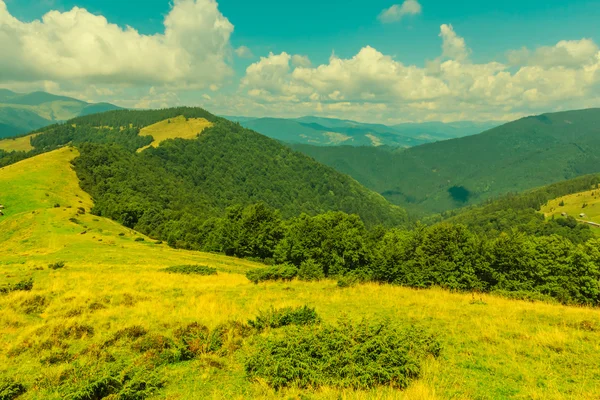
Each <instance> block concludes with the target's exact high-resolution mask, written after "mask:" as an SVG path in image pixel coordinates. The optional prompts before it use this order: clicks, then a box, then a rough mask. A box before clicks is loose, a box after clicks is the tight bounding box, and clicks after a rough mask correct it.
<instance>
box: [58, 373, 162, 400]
mask: <svg viewBox="0 0 600 400" xmlns="http://www.w3.org/2000/svg"><path fill="white" fill-rule="evenodd" d="M163 385H164V382H163V380H162V379H161V378H160V377H159V376H158V375H156V374H155V373H153V372H151V371H149V370H146V369H143V368H134V369H129V370H122V371H118V370H113V369H107V370H106V371H101V372H100V373H99V374H98V375H97V376H94V377H92V378H91V379H89V380H88V381H87V382H84V383H82V384H80V385H79V386H77V387H66V388H63V393H64V396H63V398H64V399H65V400H97V399H105V398H114V399H119V400H143V399H147V398H149V397H151V396H152V395H154V394H155V393H156V392H157V391H158V390H159V389H160V388H162V387H163Z"/></svg>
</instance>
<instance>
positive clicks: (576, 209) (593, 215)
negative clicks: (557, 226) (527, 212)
mask: <svg viewBox="0 0 600 400" xmlns="http://www.w3.org/2000/svg"><path fill="white" fill-rule="evenodd" d="M561 202H564V204H565V205H564V206H561V205H560V203H561ZM584 204H587V206H585V207H583V205H584ZM541 211H542V212H543V213H544V215H545V216H546V217H552V216H560V215H561V214H562V213H563V212H566V213H567V214H568V215H570V216H572V217H574V218H577V219H582V220H586V221H592V222H596V223H598V224H600V190H598V189H592V190H588V191H585V192H581V193H574V194H570V195H567V196H562V197H558V198H556V199H554V200H550V201H549V202H548V204H546V205H545V206H544V207H542V209H541ZM581 213H584V214H585V215H586V216H585V218H580V217H579V214H581Z"/></svg>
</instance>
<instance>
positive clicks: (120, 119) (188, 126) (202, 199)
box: [0, 108, 405, 233]
mask: <svg viewBox="0 0 600 400" xmlns="http://www.w3.org/2000/svg"><path fill="white" fill-rule="evenodd" d="M169 121H170V122H169ZM209 125H212V126H211V127H207V126H209ZM200 131H202V135H200V136H199V137H198V138H197V139H194V140H183V139H174V140H166V141H164V142H162V143H161V144H160V146H159V147H157V148H148V149H147V150H144V151H141V152H140V153H139V154H137V155H136V154H135V151H136V150H140V149H143V148H144V147H147V146H149V145H151V146H152V143H155V144H154V145H156V143H159V142H161V141H162V140H164V139H168V138H185V139H192V138H195V137H196V136H197V134H198V133H199V132H200ZM149 135H151V136H149ZM9 142H11V141H6V143H9ZM1 143H2V142H0V144H1ZM31 144H32V146H33V147H34V150H35V151H36V152H39V151H48V150H52V149H55V148H57V147H58V146H62V145H66V144H72V145H75V146H80V147H82V149H83V151H82V159H81V161H80V162H79V164H78V165H79V166H80V167H81V168H80V169H78V173H80V176H81V177H82V180H83V182H84V185H85V184H89V185H92V186H87V187H86V186H84V187H86V189H87V190H89V191H90V192H92V194H93V195H94V196H95V197H96V198H97V199H100V198H101V197H104V196H107V198H112V197H111V196H113V194H112V193H111V192H112V191H115V193H118V194H119V196H127V197H126V198H123V199H122V201H119V202H118V203H119V204H118V206H117V207H116V208H115V207H112V206H111V208H110V210H108V209H105V210H104V211H102V210H101V207H104V206H105V203H104V202H103V201H99V203H98V206H97V207H98V212H104V213H106V215H109V216H111V217H112V218H114V219H116V220H118V221H121V222H123V218H125V217H124V216H123V215H130V214H133V215H135V217H134V218H133V219H134V222H137V221H138V220H145V219H144V218H143V214H145V213H146V211H148V210H152V212H154V211H155V210H156V209H157V208H158V209H159V212H161V213H163V212H164V213H166V214H168V213H173V212H175V213H179V214H178V215H179V216H178V217H177V218H183V214H181V213H182V212H184V211H185V212H191V214H192V216H193V217H194V218H201V220H203V221H204V220H206V219H207V218H209V217H217V216H221V215H223V213H224V211H225V209H226V208H227V207H229V206H234V205H242V206H247V205H250V204H254V203H259V202H264V203H265V204H266V205H268V206H270V207H273V208H275V209H278V210H280V211H281V213H282V216H283V217H284V218H289V217H291V216H296V215H299V214H301V213H308V214H312V215H314V214H318V213H322V212H327V211H344V212H348V213H356V214H358V215H360V216H361V218H362V219H363V220H364V221H365V222H366V223H367V224H369V225H371V224H378V223H383V224H386V225H394V224H399V223H402V222H404V221H405V213H404V211H403V210H401V209H400V208H398V207H396V206H392V205H391V204H389V203H388V202H387V201H385V199H384V198H383V197H381V196H380V195H378V194H376V193H373V192H371V191H369V190H367V189H365V188H363V187H362V186H360V185H359V184H358V183H357V182H356V181H354V180H352V179H351V178H348V177H346V176H344V175H342V174H340V173H338V172H336V171H335V170H333V169H331V168H329V167H325V166H323V165H321V164H319V163H317V162H315V161H314V160H312V159H310V158H308V157H306V156H304V155H301V154H299V153H296V152H293V151H291V150H289V149H288V148H287V147H285V146H283V145H281V144H279V143H278V142H276V141H274V140H272V139H269V138H267V137H265V136H262V135H260V134H258V133H256V132H253V131H251V130H248V129H244V128H242V127H241V126H240V125H238V124H235V123H232V122H230V121H227V120H224V119H222V118H218V117H215V116H214V115H212V114H210V113H208V112H207V111H205V110H202V109H199V108H178V109H167V110H155V111H130V110H126V111H111V112H107V113H103V114H95V115H91V116H86V117H79V118H76V119H73V120H70V121H69V122H67V123H65V124H62V125H53V126H50V127H48V128H44V129H42V130H40V131H38V132H37V133H36V136H35V137H34V138H33V139H32V140H31ZM91 144H96V145H100V146H95V147H94V146H90V145H91ZM110 145H118V146H119V148H112V147H110ZM107 160H109V161H107ZM100 165H101V166H102V168H101V169H102V170H103V173H106V174H108V173H110V174H113V175H114V176H115V178H114V179H111V180H110V184H111V185H112V187H109V186H107V185H104V184H103V185H100V186H99V187H98V188H96V187H94V186H95V185H96V184H95V183H94V182H98V179H99V177H96V175H97V172H96V168H97V167H100ZM133 182H135V184H133ZM138 182H146V184H145V185H142V186H140V185H138ZM121 187H128V188H129V189H128V190H127V191H123V190H121ZM132 188H135V190H134V192H133V193H131V189H132ZM113 201H114V200H111V202H113ZM128 207H133V209H131V208H129V209H128ZM153 231H155V229H154V228H153ZM149 232H150V231H148V233H149Z"/></svg>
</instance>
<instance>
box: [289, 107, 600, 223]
mask: <svg viewBox="0 0 600 400" xmlns="http://www.w3.org/2000/svg"><path fill="white" fill-rule="evenodd" d="M292 148H294V149H295V150H298V151H301V152H303V153H305V154H307V155H309V156H311V157H313V158H314V159H316V160H317V161H319V162H322V163H324V164H327V165H329V166H332V167H334V168H336V169H337V170H338V171H340V172H343V173H346V174H349V175H350V176H352V177H354V178H355V179H356V180H358V181H359V182H361V183H362V184H363V185H365V186H366V187H368V188H370V189H372V190H375V191H377V192H378V193H381V194H383V195H384V196H385V197H386V198H387V199H388V200H390V201H391V202H393V203H395V204H398V205H401V206H403V207H407V208H409V209H411V210H413V211H416V212H423V213H436V212H442V211H445V210H450V209H454V208H459V207H462V206H466V205H469V204H477V203H480V202H482V201H484V200H486V199H490V198H493V197H495V196H498V195H502V194H505V193H509V192H521V191H524V190H527V189H531V188H534V187H538V186H543V185H547V184H550V183H553V182H559V181H561V180H565V179H570V178H573V177H576V176H580V175H585V174H589V173H595V172H600V109H588V110H578V111H567V112H560V113H550V114H543V115H539V116H532V117H527V118H522V119H520V120H517V121H514V122H511V123H508V124H505V125H502V126H500V127H497V128H493V129H491V130H488V131H486V132H483V133H481V134H478V135H473V136H467V137H463V138H458V139H451V140H445V141H441V142H437V143H430V144H425V145H422V146H418V147H413V148H410V149H400V150H392V151H391V150H389V149H380V148H356V147H351V146H341V147H329V148H322V147H316V146H306V145H294V146H292Z"/></svg>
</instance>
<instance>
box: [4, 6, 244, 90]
mask: <svg viewBox="0 0 600 400" xmlns="http://www.w3.org/2000/svg"><path fill="white" fill-rule="evenodd" d="M164 27H165V29H164V33H157V34H154V35H143V34H140V33H139V32H137V31H136V30H135V29H133V28H131V27H125V28H121V27H119V26H117V25H115V24H112V23H110V22H109V21H107V20H106V18H104V17H103V16H99V15H94V14H91V13H89V12H88V11H86V10H85V9H83V8H78V7H74V8H73V9H72V10H70V11H68V12H64V13H61V12H58V11H50V12H48V13H47V14H46V15H44V16H43V17H42V19H41V20H35V21H33V22H22V21H19V20H18V19H16V18H14V17H13V16H12V15H10V13H9V12H8V10H7V7H6V4H5V3H4V1H3V0H0V53H1V54H2V57H1V58H0V77H1V78H0V82H11V81H36V80H38V81H41V80H46V81H54V82H73V81H78V82H81V83H97V84H123V85H136V84H137V85H152V84H168V85H172V86H179V87H186V86H192V87H202V86H205V85H209V84H211V83H214V82H220V81H222V80H223V79H224V78H225V77H227V76H229V75H230V74H231V73H232V72H231V68H230V67H229V65H228V63H227V60H228V58H229V57H230V53H231V49H230V43H229V37H230V35H231V33H232V31H233V25H232V24H231V23H230V22H229V21H228V20H227V18H225V17H224V16H223V15H222V14H221V13H220V12H219V10H218V5H217V3H216V1H215V0H174V2H173V7H172V9H171V11H170V12H169V14H168V15H167V16H166V17H165V20H164Z"/></svg>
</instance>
